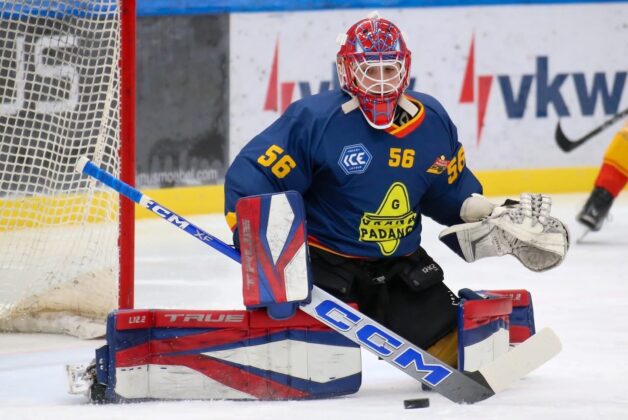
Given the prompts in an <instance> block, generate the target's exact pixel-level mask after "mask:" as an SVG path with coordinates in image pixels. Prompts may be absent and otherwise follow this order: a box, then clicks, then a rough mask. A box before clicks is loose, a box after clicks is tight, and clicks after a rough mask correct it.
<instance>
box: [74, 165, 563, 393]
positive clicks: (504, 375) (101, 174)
mask: <svg viewBox="0 0 628 420" xmlns="http://www.w3.org/2000/svg"><path fill="white" fill-rule="evenodd" d="M76 170H77V172H82V173H84V174H86V175H89V176H91V177H92V178H95V179H97V180H99V181H101V182H102V183H103V184H105V185H107V186H109V187H111V188H113V189H114V190H115V191H117V192H118V193H120V194H122V195H124V196H125V197H127V198H129V199H131V200H132V201H134V202H135V203H137V204H139V205H141V206H142V207H144V208H146V209H148V210H150V211H152V212H153V213H155V214H157V215H158V216H160V217H161V218H162V219H165V220H166V221H168V222H170V223H171V224H172V225H174V226H176V227H177V228H179V229H181V230H183V231H185V232H186V233H188V234H190V235H192V236H194V237H195V238H197V239H199V240H200V241H202V242H203V243H205V244H207V245H209V246H211V247H212V248H214V249H216V250H217V251H219V252H221V253H223V254H225V255H226V256H228V257H230V258H231V259H233V260H234V261H237V262H240V254H239V253H238V251H237V250H236V249H234V248H233V247H231V246H229V245H227V244H225V243H224V242H222V241H220V240H219V239H217V238H215V237H214V236H212V235H210V234H209V233H207V232H205V231H204V230H203V229H201V228H199V227H197V226H195V225H194V224H193V223H191V222H189V221H188V220H186V219H185V218H183V217H182V216H179V215H178V214H176V213H174V212H172V211H171V210H168V209H167V208H166V207H164V206H162V205H160V204H159V203H156V202H155V201H154V200H152V199H150V198H149V197H147V196H146V195H144V194H142V193H141V192H140V191H138V190H137V189H135V188H133V187H131V186H130V185H128V184H126V183H124V182H122V181H120V180H119V179H117V178H115V177H114V176H113V175H111V174H109V173H107V172H106V171H104V170H102V169H100V168H99V167H97V166H96V165H94V164H93V163H91V162H90V161H89V159H87V158H86V157H81V158H79V160H78V162H77V164H76ZM299 309H300V310H302V311H304V312H305V313H307V314H309V315H311V316H312V317H314V318H316V319H318V320H319V321H321V322H322V323H323V324H325V325H327V326H329V327H330V328H332V329H333V330H335V331H337V332H338V333H340V334H342V335H344V336H345V337H347V338H348V339H349V340H351V341H353V342H355V343H357V344H358V345H360V346H361V347H362V348H364V349H366V350H368V351H370V352H371V353H373V354H375V355H376V356H378V357H380V358H382V359H383V360H385V361H386V362H388V363H389V364H391V365H393V366H395V367H396V368H397V369H400V370H401V371H403V372H405V373H406V374H408V375H410V376H411V377H413V378H414V379H416V380H418V381H420V382H422V383H424V384H425V385H427V386H428V387H430V388H432V389H433V390H434V391H436V392H438V393H439V394H441V395H442V396H444V397H445V398H447V399H449V400H451V401H453V402H456V403H461V404H462V403H467V404H473V403H476V402H478V401H482V400H484V399H486V398H489V397H491V396H492V395H494V394H495V393H496V392H499V391H501V390H503V389H504V388H506V387H508V386H510V385H511V384H512V383H513V382H515V381H517V380H519V379H520V378H521V377H523V376H524V375H526V374H528V373H529V372H531V371H532V370H534V369H536V368H537V367H539V366H541V365H542V364H543V363H545V362H546V361H548V360H549V359H551V358H552V357H554V356H555V355H556V354H557V353H558V352H559V351H560V348H561V346H560V341H559V340H558V338H557V337H556V335H555V334H554V333H553V331H552V330H551V329H549V328H546V329H544V330H542V331H540V332H538V333H537V334H536V335H534V336H533V337H532V338H530V339H528V340H526V341H525V342H524V343H522V344H520V345H519V346H517V347H516V348H515V349H514V350H511V351H509V352H507V353H506V354H504V355H502V356H501V357H499V358H497V359H496V360H494V361H493V362H491V363H489V364H487V365H485V366H483V367H482V368H481V369H480V370H478V371H476V372H472V373H466V372H460V371H458V370H456V369H454V368H452V367H451V366H449V365H447V364H446V363H443V362H442V361H440V360H439V359H437V358H435V357H434V356H432V355H430V354H429V353H427V352H426V351H425V350H423V349H421V348H419V347H416V346H414V345H413V344H412V343H410V342H408V341H407V340H405V339H403V338H402V337H400V336H398V335H397V334H395V333H394V332H392V331H390V330H389V329H387V328H386V327H384V326H382V325H380V324H379V323H377V322H375V321H373V320H372V319H370V318H368V317H367V316H365V315H364V314H362V313H360V312H358V311H356V310H355V309H353V308H351V307H350V306H349V305H347V304H345V303H344V302H342V301H340V300H339V299H337V298H335V297H334V296H332V295H330V294H328V293H327V292H325V291H323V290H321V289H319V288H318V287H316V286H314V287H313V289H312V299H311V302H310V303H308V304H303V305H301V306H300V307H299Z"/></svg>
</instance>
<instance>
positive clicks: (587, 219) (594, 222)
mask: <svg viewBox="0 0 628 420" xmlns="http://www.w3.org/2000/svg"><path fill="white" fill-rule="evenodd" d="M612 204H613V196H612V195H611V193H610V192H608V191H607V190H605V189H604V188H601V187H595V189H594V190H593V192H591V195H590V196H589V199H588V200H587V202H586V203H585V205H584V207H583V208H582V210H581V211H580V213H578V216H576V220H577V221H578V222H580V223H582V224H583V225H584V226H585V227H586V228H587V230H586V231H585V232H584V233H583V234H582V236H581V237H580V238H579V239H578V241H581V240H582V239H583V238H584V237H585V236H586V235H587V233H589V232H590V231H594V232H597V231H598V230H600V229H601V228H602V225H603V224H604V220H605V219H606V217H607V216H608V211H609V210H610V208H611V205H612Z"/></svg>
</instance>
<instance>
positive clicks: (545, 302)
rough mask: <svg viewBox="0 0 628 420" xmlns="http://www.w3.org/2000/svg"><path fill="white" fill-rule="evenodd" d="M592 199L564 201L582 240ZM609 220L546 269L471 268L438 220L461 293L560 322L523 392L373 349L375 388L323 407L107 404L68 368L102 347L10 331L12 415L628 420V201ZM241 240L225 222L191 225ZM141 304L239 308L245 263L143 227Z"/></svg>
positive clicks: (371, 383)
mask: <svg viewBox="0 0 628 420" xmlns="http://www.w3.org/2000/svg"><path fill="white" fill-rule="evenodd" d="M585 199H586V196H585V195H584V194H576V195H557V196H554V211H553V214H554V215H555V216H557V217H559V218H561V219H562V220H564V221H565V222H566V223H567V224H568V225H569V227H570V229H571V233H572V237H574V238H575V237H576V236H579V234H580V228H579V227H578V226H577V224H576V222H575V221H574V217H575V214H576V213H577V211H578V210H579V209H580V207H581V205H582V204H583V203H584V201H585ZM611 214H612V216H613V219H612V220H611V221H609V222H608V223H607V224H606V225H605V226H604V227H603V229H602V231H600V232H598V233H591V234H589V235H588V236H587V237H586V238H585V241H584V243H582V244H575V243H573V242H572V248H571V250H570V252H569V253H568V255H567V259H566V260H565V262H564V263H563V264H562V265H561V266H560V267H558V268H556V269H554V270H551V271H549V272H546V273H542V274H536V273H533V272H530V271H528V270H526V269H525V268H523V267H522V266H521V265H520V264H519V263H518V262H517V261H516V260H515V259H514V258H512V257H504V258H491V259H484V260H480V261H478V262H476V263H473V264H467V263H465V262H464V261H462V260H461V259H460V258H459V257H458V256H456V255H454V254H453V253H451V252H450V251H449V250H448V249H447V248H446V247H445V246H444V245H442V244H440V242H438V239H437V235H438V232H439V231H440V229H441V227H440V226H438V225H436V224H434V223H431V222H429V221H427V222H426V223H425V227H424V234H423V245H424V247H425V248H426V249H427V250H428V252H429V253H430V254H431V255H432V256H433V257H434V258H435V259H436V260H437V261H438V262H439V263H440V265H441V266H442V267H443V269H444V271H445V277H446V281H447V283H448V285H449V286H450V287H451V288H452V289H453V290H458V289H459V288H462V287H470V288H473V289H505V288H527V289H528V290H530V291H531V292H532V296H533V299H534V309H535V315H536V321H537V327H539V328H540V327H543V326H551V327H552V328H554V330H555V331H556V332H557V334H558V335H559V336H560V337H561V339H562V341H563V351H562V353H561V354H560V355H558V357H557V358H555V359H554V360H552V361H550V362H549V363H548V364H547V365H545V366H543V367H541V368H540V369H539V370H537V371H535V372H533V373H532V374H531V375H529V376H528V377H526V378H525V379H524V380H522V381H520V382H519V383H517V384H515V386H513V387H511V388H509V389H508V390H506V391H504V392H503V393H500V394H498V395H496V396H494V397H492V398H490V399H489V400H486V401H483V402H480V403H478V404H476V405H472V406H470V405H465V406H460V405H456V404H453V403H451V402H449V401H448V400H446V399H445V398H443V397H441V396H439V395H438V394H434V393H425V392H422V391H420V385H419V384H418V383H417V382H415V381H414V380H413V379H411V378H410V377H408V376H406V375H405V374H403V373H401V372H399V371H397V370H396V369H394V368H393V367H392V366H390V365H388V364H386V363H385V362H382V361H378V360H377V359H376V358H374V357H373V356H371V355H370V354H369V353H366V352H363V385H362V388H361V389H360V391H359V392H358V393H356V394H354V395H351V396H347V397H343V398H336V399H329V400H317V401H289V402H233V401H179V402H149V403H138V404H124V405H108V406H96V405H91V404H86V402H85V401H84V400H83V399H82V398H81V397H78V396H71V395H68V394H67V393H66V383H65V373H64V370H63V366H64V364H65V363H70V362H83V361H88V360H89V359H91V358H92V357H93V350H94V349H95V348H96V347H97V346H99V345H101V343H102V341H81V340H78V339H74V338H71V337H63V336H51V335H36V334H0V419H2V420H9V419H11V420H13V419H53V420H62V419H63V420H74V419H76V420H79V419H80V420H83V419H90V420H91V419H107V420H112V419H140V418H143V419H148V420H159V419H168V420H170V419H172V418H178V419H186V420H187V419H247V420H249V419H292V418H298V419H299V420H314V419H317V420H318V419H319V418H321V417H324V418H325V419H327V420H332V419H341V418H342V419H359V420H366V419H393V418H395V419H410V418H412V419H414V418H426V419H427V418H431V419H436V418H438V419H464V420H476V419H477V420H487V419H499V420H505V419H508V420H517V419H526V420H529V419H538V420H541V419H543V420H549V419H564V420H575V419H587V420H589V419H604V420H608V419H628V316H627V315H628V314H627V312H628V269H627V267H628V265H627V260H628V194H626V193H624V194H623V196H620V197H619V198H618V200H617V201H616V203H615V204H614V206H613V208H612V210H611ZM191 219H192V220H193V221H194V222H195V223H196V224H198V225H199V226H202V227H203V228H205V229H206V230H207V231H208V232H210V233H212V234H214V235H216V236H218V237H219V238H221V239H223V240H225V241H230V233H229V232H228V230H227V228H226V225H225V223H224V221H223V219H222V217H221V216H218V215H211V216H202V217H192V218H191ZM136 267H137V268H136V276H137V287H136V307H138V308H174V307H176V308H190V309H239V308H242V304H241V291H240V271H239V270H240V267H239V265H237V264H236V263H235V262H233V261H231V260H230V259H229V258H227V257H223V256H222V255H221V254H219V253H217V252H216V251H214V250H212V249H211V248H208V247H207V246H205V245H203V244H202V243H200V242H199V241H198V240H196V239H194V238H192V237H190V236H188V235H186V234H184V233H182V232H178V231H177V230H176V229H175V228H174V227H172V226H170V225H168V224H166V223H164V222H163V221H161V220H142V221H140V222H138V226H137V265H136ZM418 397H429V398H430V400H431V406H430V407H429V408H425V409H415V410H405V409H404V408H403V400H404V399H409V398H418Z"/></svg>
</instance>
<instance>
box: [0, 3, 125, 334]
mask: <svg viewBox="0 0 628 420" xmlns="http://www.w3.org/2000/svg"><path fill="white" fill-rule="evenodd" d="M0 15H1V17H2V19H1V20H0V329H4V330H7V329H9V330H25V331H30V330H40V331H54V332H59V331H55V330H60V332H70V333H72V331H68V329H70V330H72V329H73V328H74V329H77V328H79V329H80V326H79V324H80V323H79V322H78V321H79V320H80V318H85V319H86V320H94V321H95V322H96V323H98V324H101V323H102V322H104V319H105V316H106V314H107V313H108V312H109V311H110V310H111V309H113V308H115V307H116V304H117V293H118V287H117V278H118V272H119V267H118V265H119V263H118V245H117V240H118V197H117V194H115V193H113V192H109V191H105V190H104V189H100V188H101V187H98V186H97V185H96V184H95V182H94V181H91V180H89V179H87V178H86V177H84V176H82V175H80V174H76V173H75V172H74V164H75V162H76V160H77V159H78V157H79V156H83V155H84V156H87V157H89V158H90V159H91V160H92V161H93V162H94V163H95V164H97V165H99V166H100V167H102V168H103V169H105V170H107V171H108V172H110V173H113V174H116V175H117V174H119V169H120V157H119V153H118V151H119V148H120V143H119V134H118V133H119V127H118V125H119V108H120V107H119V94H118V89H119V68H118V61H119V56H120V31H119V28H120V15H119V7H118V5H117V4H116V1H114V0H95V1H94V0H92V1H77V0H65V1H44V0H30V1H29V0H22V1H12V2H0ZM63 317H66V319H69V320H70V323H69V326H62V325H54V324H55V323H57V324H59V322H57V321H55V318H56V319H61V318H63ZM68 317H69V318H68ZM77 317H78V318H77ZM44 324H52V325H47V326H46V325H44ZM73 324H75V325H74V326H73ZM77 334H78V335H82V333H77ZM83 335H84V334H83Z"/></svg>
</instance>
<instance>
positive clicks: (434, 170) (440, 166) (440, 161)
mask: <svg viewBox="0 0 628 420" xmlns="http://www.w3.org/2000/svg"><path fill="white" fill-rule="evenodd" d="M448 165H449V161H448V160H447V159H445V155H440V156H439V157H437V158H436V160H435V161H434V163H432V166H430V167H429V168H427V171H426V172H427V173H430V174H436V175H440V174H442V173H443V172H445V171H446V170H447V166H448Z"/></svg>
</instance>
